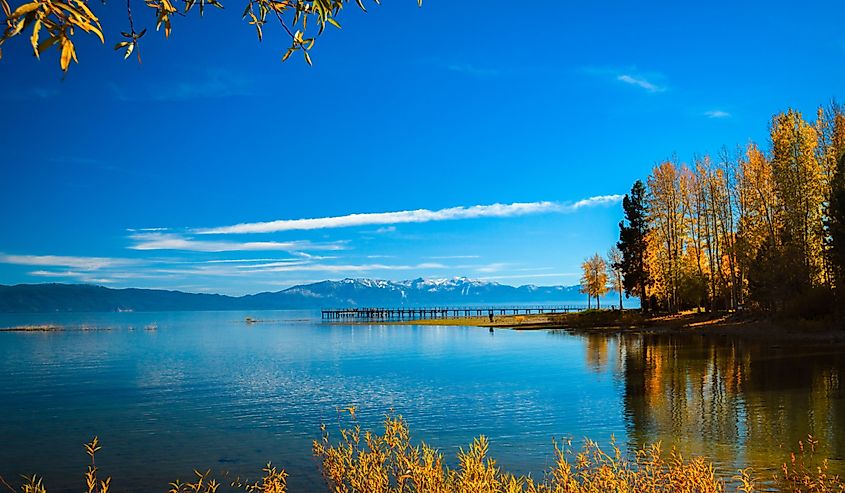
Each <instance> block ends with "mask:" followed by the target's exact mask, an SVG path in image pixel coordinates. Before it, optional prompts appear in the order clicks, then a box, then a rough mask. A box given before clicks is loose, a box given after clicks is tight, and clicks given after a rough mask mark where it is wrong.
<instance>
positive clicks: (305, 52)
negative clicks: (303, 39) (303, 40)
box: [302, 50, 312, 65]
mask: <svg viewBox="0 0 845 493" xmlns="http://www.w3.org/2000/svg"><path fill="white" fill-rule="evenodd" d="M302 54H303V55H305V61H306V62H308V65H312V63H311V55H309V54H308V52H307V51H305V50H303V51H302Z"/></svg>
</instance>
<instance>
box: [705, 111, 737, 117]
mask: <svg viewBox="0 0 845 493" xmlns="http://www.w3.org/2000/svg"><path fill="white" fill-rule="evenodd" d="M704 116H706V117H707V118H730V117H731V114H730V113H728V112H727V111H722V110H710V111H705V112H704Z"/></svg>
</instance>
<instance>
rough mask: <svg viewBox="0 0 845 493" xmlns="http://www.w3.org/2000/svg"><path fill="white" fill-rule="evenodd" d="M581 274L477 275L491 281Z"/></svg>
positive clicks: (576, 275)
mask: <svg viewBox="0 0 845 493" xmlns="http://www.w3.org/2000/svg"><path fill="white" fill-rule="evenodd" d="M580 275H581V274H576V273H573V272H555V273H548V274H517V275H506V276H485V277H479V279H481V280H484V281H492V280H497V279H534V278H542V277H578V276H580Z"/></svg>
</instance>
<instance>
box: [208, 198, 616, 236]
mask: <svg viewBox="0 0 845 493" xmlns="http://www.w3.org/2000/svg"><path fill="white" fill-rule="evenodd" d="M620 200H622V196H621V195H602V196H597V197H590V198H587V199H583V200H579V201H578V202H575V203H572V204H562V203H559V202H550V201H542V202H514V203H512V204H491V205H473V206H469V207H450V208H447V209H440V210H436V211H433V210H429V209H416V210H411V211H397V212H372V213H362V214H349V215H346V216H334V217H320V218H312V219H280V220H278V221H269V222H257V223H242V224H235V225H232V226H222V227H217V228H203V229H196V230H194V232H195V233H198V234H243V233H275V232H280V231H295V230H315V229H329V228H346V227H352V226H372V225H387V224H402V223H427V222H432V221H451V220H458V219H476V218H484V217H514V216H525V215H529V214H542V213H547V212H574V211H577V210H578V209H581V208H583V207H591V206H597V205H608V204H613V203H616V202H619V201H620Z"/></svg>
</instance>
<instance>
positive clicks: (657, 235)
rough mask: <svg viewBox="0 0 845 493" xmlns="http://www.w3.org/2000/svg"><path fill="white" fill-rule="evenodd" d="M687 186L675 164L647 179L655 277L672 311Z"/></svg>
mask: <svg viewBox="0 0 845 493" xmlns="http://www.w3.org/2000/svg"><path fill="white" fill-rule="evenodd" d="M685 187H686V184H685V181H684V180H683V179H682V175H681V173H680V169H679V166H678V165H677V163H676V162H675V161H664V162H662V163H660V164H659V165H658V166H656V167H655V168H654V169H653V171H652V174H651V176H649V178H648V191H649V194H648V206H647V207H648V208H647V211H648V219H649V229H650V230H651V231H652V234H653V236H652V237H653V240H654V241H652V242H651V243H650V244H649V246H650V247H651V248H652V249H653V252H652V255H651V256H650V258H651V259H652V262H653V266H654V269H653V270H652V275H653V276H654V277H655V279H656V281H657V286H658V287H659V291H658V296H659V297H660V298H661V299H662V300H663V302H664V303H665V305H666V307H667V308H668V309H669V310H670V311H676V310H677V309H678V306H679V292H678V290H679V281H680V274H681V257H682V254H683V252H684V243H685V240H686V227H685V217H686V210H685V205H684V201H683V200H682V196H683V195H684V193H685V191H684V188H685Z"/></svg>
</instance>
